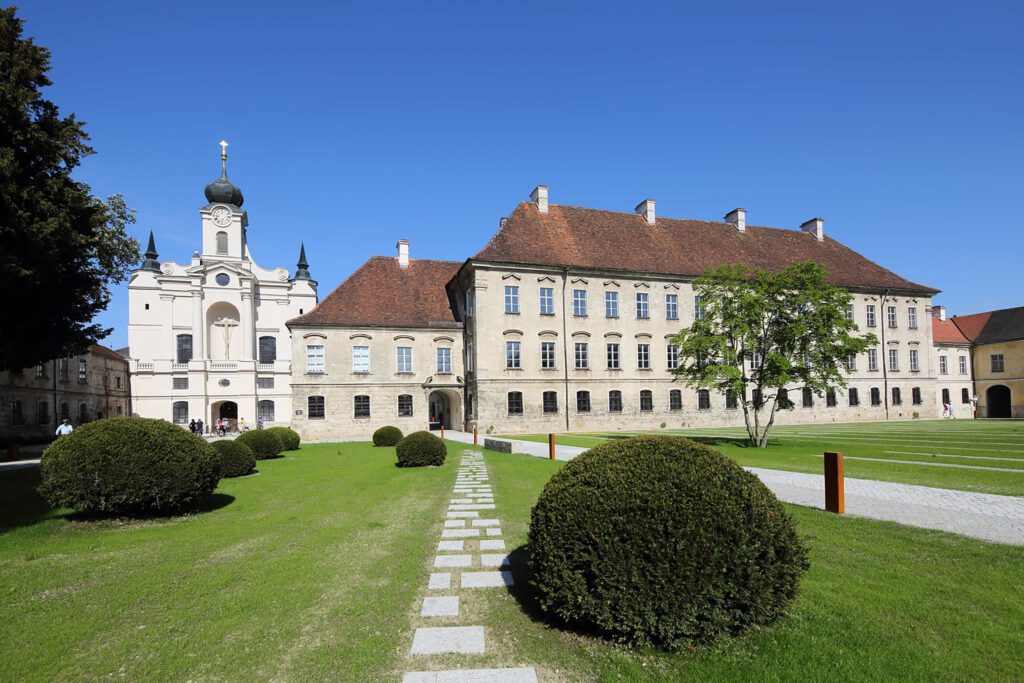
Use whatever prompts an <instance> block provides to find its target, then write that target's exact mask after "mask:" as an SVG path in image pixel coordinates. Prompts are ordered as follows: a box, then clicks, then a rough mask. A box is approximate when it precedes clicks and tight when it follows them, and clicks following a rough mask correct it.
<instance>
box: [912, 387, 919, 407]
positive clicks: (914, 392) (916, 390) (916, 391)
mask: <svg viewBox="0 0 1024 683" xmlns="http://www.w3.org/2000/svg"><path fill="white" fill-rule="evenodd" d="M910 400H911V401H913V403H914V405H915V406H919V405H921V387H913V388H912V389H911V390H910Z"/></svg>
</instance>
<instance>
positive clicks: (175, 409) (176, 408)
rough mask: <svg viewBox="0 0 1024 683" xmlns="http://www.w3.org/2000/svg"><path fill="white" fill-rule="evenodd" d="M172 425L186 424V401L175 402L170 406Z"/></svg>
mask: <svg viewBox="0 0 1024 683" xmlns="http://www.w3.org/2000/svg"><path fill="white" fill-rule="evenodd" d="M171 410H172V414H173V417H174V424H177V425H183V424H188V401H175V402H174V405H173V406H171Z"/></svg>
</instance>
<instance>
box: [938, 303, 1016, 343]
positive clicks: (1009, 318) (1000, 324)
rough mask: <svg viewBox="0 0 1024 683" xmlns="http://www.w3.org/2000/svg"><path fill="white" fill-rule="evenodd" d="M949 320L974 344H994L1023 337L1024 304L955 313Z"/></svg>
mask: <svg viewBox="0 0 1024 683" xmlns="http://www.w3.org/2000/svg"><path fill="white" fill-rule="evenodd" d="M951 320H952V321H953V322H954V323H955V324H956V326H957V327H958V328H960V331H961V332H963V334H964V336H966V337H967V338H968V339H970V340H971V341H972V342H974V343H975V344H995V343H999V342H1007V341H1018V340H1021V339H1024V306H1018V307H1017V308H1001V309H999V310H995V311H986V312H984V313H973V314H971V315H955V316H953V317H952V318H951Z"/></svg>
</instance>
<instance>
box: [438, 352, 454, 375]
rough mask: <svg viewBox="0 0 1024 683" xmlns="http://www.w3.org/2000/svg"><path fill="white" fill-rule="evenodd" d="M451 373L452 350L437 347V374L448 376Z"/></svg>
mask: <svg viewBox="0 0 1024 683" xmlns="http://www.w3.org/2000/svg"><path fill="white" fill-rule="evenodd" d="M451 373H452V350H451V349H450V348H448V347H447V346H439V347H438V349H437V374H439V375H450V374H451Z"/></svg>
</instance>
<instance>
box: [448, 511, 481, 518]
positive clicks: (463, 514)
mask: <svg viewBox="0 0 1024 683" xmlns="http://www.w3.org/2000/svg"><path fill="white" fill-rule="evenodd" d="M479 516H480V513H479V512H470V511H468V510H456V511H455V512H452V511H449V512H448V514H447V515H446V517H448V519H465V518H467V517H479Z"/></svg>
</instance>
